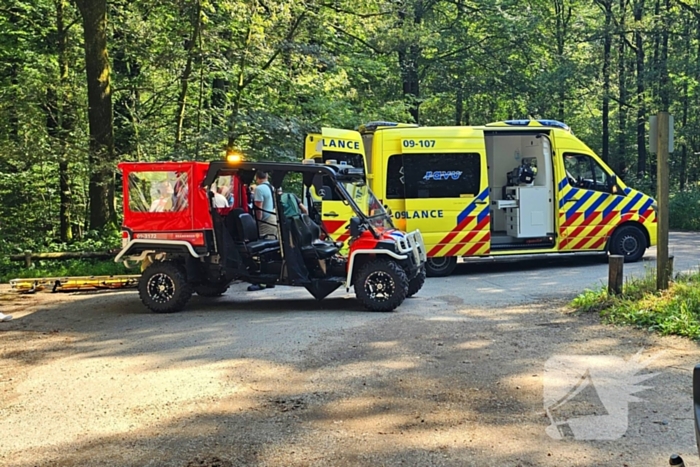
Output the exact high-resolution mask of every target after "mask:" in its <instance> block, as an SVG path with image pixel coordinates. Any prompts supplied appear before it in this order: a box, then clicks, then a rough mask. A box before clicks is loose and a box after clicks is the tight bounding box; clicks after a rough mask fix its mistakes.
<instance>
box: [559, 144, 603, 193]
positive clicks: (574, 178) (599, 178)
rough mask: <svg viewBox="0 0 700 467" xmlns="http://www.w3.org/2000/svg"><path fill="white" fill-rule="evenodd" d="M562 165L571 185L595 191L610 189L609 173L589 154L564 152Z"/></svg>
mask: <svg viewBox="0 0 700 467" xmlns="http://www.w3.org/2000/svg"><path fill="white" fill-rule="evenodd" d="M564 167H565V168H566V176H567V178H568V180H569V184H570V185H571V186H574V187H577V188H584V189H587V190H596V191H609V190H610V188H609V184H610V175H608V173H607V172H606V171H605V170H603V167H601V165H600V164H599V163H598V162H597V161H596V160H595V159H593V158H592V157H591V156H588V155H586V154H572V153H566V154H564Z"/></svg>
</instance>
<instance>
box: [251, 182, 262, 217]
mask: <svg viewBox="0 0 700 467" xmlns="http://www.w3.org/2000/svg"><path fill="white" fill-rule="evenodd" d="M264 186H265V185H262V184H260V185H258V186H257V187H255V193H254V194H253V204H254V205H255V218H256V219H257V220H259V221H260V220H262V217H263V212H262V208H263V202H264V201H265V196H264V195H263V193H262V190H263V187H264Z"/></svg>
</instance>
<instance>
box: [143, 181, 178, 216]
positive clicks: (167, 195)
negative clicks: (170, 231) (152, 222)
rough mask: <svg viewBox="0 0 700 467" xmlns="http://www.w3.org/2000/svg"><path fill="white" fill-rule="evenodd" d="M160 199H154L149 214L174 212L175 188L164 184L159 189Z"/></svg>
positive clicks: (166, 183) (167, 183) (168, 183)
mask: <svg viewBox="0 0 700 467" xmlns="http://www.w3.org/2000/svg"><path fill="white" fill-rule="evenodd" d="M157 194H158V198H156V199H154V200H153V202H152V203H151V207H150V208H149V209H148V212H170V211H172V210H173V186H172V185H171V184H170V182H167V181H166V182H163V183H161V184H160V186H159V187H158V189H157Z"/></svg>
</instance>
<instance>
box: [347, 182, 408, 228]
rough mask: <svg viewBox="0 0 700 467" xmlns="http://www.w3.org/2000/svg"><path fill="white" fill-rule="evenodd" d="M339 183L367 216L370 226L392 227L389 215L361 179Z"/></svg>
mask: <svg viewBox="0 0 700 467" xmlns="http://www.w3.org/2000/svg"><path fill="white" fill-rule="evenodd" d="M340 184H341V185H342V186H343V188H345V191H347V193H348V195H350V197H351V198H352V199H353V201H355V204H357V206H358V207H359V208H360V210H361V211H362V213H363V214H364V215H365V216H367V218H368V220H369V223H370V225H371V226H372V227H375V228H381V229H386V230H390V229H394V228H395V227H394V224H392V222H391V217H390V216H389V214H388V213H387V212H386V209H384V206H382V203H380V202H379V200H378V199H377V197H376V196H375V195H374V193H373V192H372V190H370V188H369V187H368V186H367V185H366V184H365V182H364V181H362V180H354V181H342V182H340Z"/></svg>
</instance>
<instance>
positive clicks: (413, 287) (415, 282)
mask: <svg viewBox="0 0 700 467" xmlns="http://www.w3.org/2000/svg"><path fill="white" fill-rule="evenodd" d="M423 284H425V266H422V267H421V268H420V271H418V274H416V277H414V278H413V279H411V280H410V281H408V293H407V294H406V298H410V297H413V296H414V295H415V294H417V293H418V291H419V290H420V289H422V288H423Z"/></svg>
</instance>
